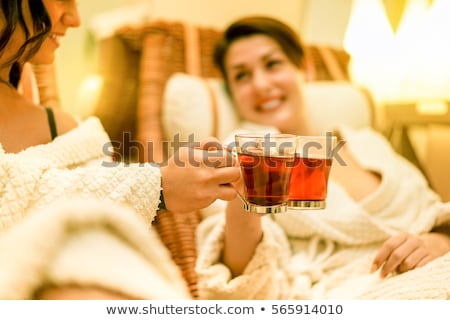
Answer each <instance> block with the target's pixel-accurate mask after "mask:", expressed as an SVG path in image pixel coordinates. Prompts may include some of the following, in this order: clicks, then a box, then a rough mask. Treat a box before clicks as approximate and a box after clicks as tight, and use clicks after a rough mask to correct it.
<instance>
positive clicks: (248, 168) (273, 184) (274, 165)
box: [238, 153, 294, 206]
mask: <svg viewBox="0 0 450 320" xmlns="http://www.w3.org/2000/svg"><path fill="white" fill-rule="evenodd" d="M238 159H239V163H240V165H241V171H242V175H243V178H244V182H245V189H246V199H247V201H248V202H250V203H252V204H256V205H259V206H274V205H280V204H286V202H287V201H288V194H289V189H288V188H289V180H290V177H291V172H292V166H293V162H294V159H293V158H287V157H273V156H260V155H252V154H243V153H239V154H238Z"/></svg>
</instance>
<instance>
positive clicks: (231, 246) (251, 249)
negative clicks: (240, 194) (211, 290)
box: [222, 198, 263, 277]
mask: <svg viewBox="0 0 450 320" xmlns="http://www.w3.org/2000/svg"><path fill="white" fill-rule="evenodd" d="M261 217H262V216H261V215H258V214H255V213H250V212H246V211H245V210H244V209H243V207H242V202H241V200H240V199H239V198H236V199H235V200H233V201H230V202H229V203H228V206H227V210H226V223H225V241H224V249H223V256H222V259H223V262H224V263H225V264H226V265H227V266H228V268H229V269H230V270H231V274H232V276H233V277H236V276H238V275H240V274H242V273H243V271H244V270H245V267H246V266H247V264H248V263H249V261H250V260H251V259H252V257H253V255H254V253H255V248H256V246H257V245H258V244H259V242H260V241H261V239H262V236H263V231H262V227H261Z"/></svg>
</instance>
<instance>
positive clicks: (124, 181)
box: [0, 117, 161, 232]
mask: <svg viewBox="0 0 450 320" xmlns="http://www.w3.org/2000/svg"><path fill="white" fill-rule="evenodd" d="M111 151H112V148H111V144H110V139H109V137H108V135H107V134H106V132H105V130H104V129H103V127H102V125H101V124H100V121H99V120H98V119H97V118H95V117H91V118H89V119H87V120H85V121H83V122H81V123H80V124H79V126H78V127H77V128H75V129H73V130H71V131H69V132H68V133H66V134H64V135H61V136H59V137H57V138H56V139H55V140H53V141H52V142H50V143H48V144H43V145H38V146H34V147H29V148H27V149H25V150H23V151H22V152H19V153H6V152H5V151H4V150H3V148H2V146H1V144H0V232H1V231H2V230H5V229H7V228H9V227H11V226H13V225H14V224H16V223H17V222H20V221H21V220H22V219H23V218H24V217H25V216H26V215H27V212H28V211H29V210H31V209H35V208H40V207H44V206H46V205H48V204H51V203H52V202H54V201H55V200H58V199H60V198H62V197H73V196H77V197H81V198H82V197H95V198H98V199H109V200H112V201H115V202H118V203H121V204H125V205H129V206H130V207H132V208H133V209H135V210H136V211H137V212H138V213H139V214H141V215H142V216H143V217H144V218H145V219H146V221H147V223H148V224H149V225H150V224H151V222H152V221H153V219H154V217H155V215H156V210H157V208H158V204H159V193H160V188H161V174H160V171H159V168H158V167H156V166H153V165H150V164H148V163H147V164H130V165H125V164H123V163H114V162H112V160H111V157H110V156H108V155H110V154H111Z"/></svg>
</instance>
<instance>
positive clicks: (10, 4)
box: [0, 0, 52, 87]
mask: <svg viewBox="0 0 450 320" xmlns="http://www.w3.org/2000/svg"><path fill="white" fill-rule="evenodd" d="M22 1H28V4H29V10H30V14H31V18H32V21H33V30H29V29H28V27H27V25H26V23H25V19H24V15H23V12H22ZM1 10H2V14H3V17H4V20H5V26H4V28H3V30H1V33H0V54H1V51H2V50H3V49H4V48H5V47H6V46H7V45H8V43H9V41H10V40H11V37H12V35H13V33H14V31H15V30H16V28H17V27H19V28H21V29H22V30H23V32H24V34H25V42H24V44H23V45H22V46H21V47H20V48H19V50H18V51H17V52H16V54H15V55H14V56H13V57H11V59H10V60H9V61H7V62H6V65H11V66H12V67H11V72H10V74H9V79H8V81H9V82H10V83H11V84H12V85H13V86H15V87H16V86H17V84H18V82H19V79H20V73H21V69H22V65H21V63H22V62H23V61H27V60H28V59H30V58H31V57H32V56H33V55H35V54H36V52H37V51H38V50H39V48H40V47H41V45H42V43H43V42H44V40H45V37H46V36H47V34H48V33H49V32H50V30H51V28H52V26H51V21H50V17H49V15H48V13H47V10H46V9H45V6H44V4H43V3H42V0H1ZM20 61H22V62H20Z"/></svg>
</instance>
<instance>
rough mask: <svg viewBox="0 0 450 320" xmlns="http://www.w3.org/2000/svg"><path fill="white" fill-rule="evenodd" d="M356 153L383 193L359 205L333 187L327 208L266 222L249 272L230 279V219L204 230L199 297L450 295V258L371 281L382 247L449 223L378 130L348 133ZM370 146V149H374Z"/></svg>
mask: <svg viewBox="0 0 450 320" xmlns="http://www.w3.org/2000/svg"><path fill="white" fill-rule="evenodd" d="M342 132H343V133H344V136H345V139H346V140H347V142H348V143H349V147H350V150H351V151H352V153H353V154H354V156H355V157H356V159H357V160H358V161H359V162H360V164H361V165H362V166H364V167H366V168H367V169H369V170H373V171H375V172H378V173H379V174H380V175H381V177H382V182H381V185H380V186H379V188H378V189H377V190H376V191H375V192H374V193H372V194H371V195H369V196H368V197H366V198H365V199H363V200H361V201H359V202H356V201H354V200H353V199H352V198H351V197H350V196H349V195H348V194H347V193H346V192H345V190H344V189H343V188H342V187H340V185H339V184H337V183H335V182H334V181H330V183H329V190H328V197H327V208H326V209H325V210H317V211H297V212H293V211H290V212H288V213H286V214H279V215H275V219H274V220H272V219H270V217H264V218H263V230H264V237H263V239H262V241H261V243H260V244H259V245H258V247H257V248H256V251H255V254H254V256H253V259H252V260H251V261H250V262H249V264H248V265H247V268H246V269H245V271H244V273H243V274H242V275H241V276H238V277H236V278H231V273H230V271H229V270H228V268H227V267H226V266H225V265H223V264H221V263H220V254H221V249H222V246H223V229H224V217H223V215H216V216H212V217H210V218H207V219H205V220H204V222H203V223H202V225H201V226H200V228H199V230H198V242H199V246H200V248H199V259H198V263H197V271H198V274H199V287H200V294H201V296H202V297H204V298H219V299H280V298H284V299H291V298H306V299H310V298H312V299H331V298H339V299H342V298H382V299H390V298H392V299H417V298H441V299H446V298H448V297H449V296H450V264H449V259H450V255H449V254H447V255H445V256H443V257H441V258H439V259H436V260H435V261H433V262H432V263H430V264H428V265H426V266H424V267H422V268H418V269H415V270H413V271H410V272H407V273H405V274H400V275H393V276H391V277H389V278H387V279H384V280H381V279H380V277H379V275H378V274H377V273H374V274H371V273H370V268H371V264H372V261H373V259H374V257H375V255H376V253H377V251H378V249H379V247H380V245H381V244H382V243H383V242H384V241H385V240H387V239H388V238H389V237H390V236H392V235H394V234H396V233H398V232H401V231H406V232H410V233H413V234H420V233H424V232H428V231H430V230H431V229H432V228H433V226H436V225H440V224H444V223H449V222H450V204H449V203H442V202H441V201H440V200H439V198H438V196H437V195H436V194H435V193H434V192H433V191H432V190H430V189H429V187H428V185H427V182H426V180H425V179H424V177H423V176H422V175H421V174H420V172H419V171H418V170H417V169H416V168H415V167H413V166H412V165H411V164H410V163H408V162H407V161H406V160H404V159H403V158H401V157H400V156H398V155H397V154H396V153H395V152H394V151H393V150H392V149H391V147H390V145H389V143H388V142H387V141H386V140H385V139H384V138H383V137H381V136H380V135H378V134H377V133H375V132H374V131H372V130H370V129H367V130H361V131H353V130H349V129H342ZM368 146H370V148H368Z"/></svg>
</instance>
